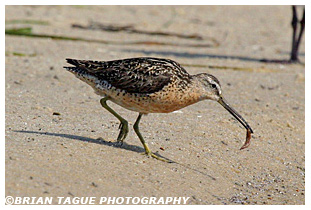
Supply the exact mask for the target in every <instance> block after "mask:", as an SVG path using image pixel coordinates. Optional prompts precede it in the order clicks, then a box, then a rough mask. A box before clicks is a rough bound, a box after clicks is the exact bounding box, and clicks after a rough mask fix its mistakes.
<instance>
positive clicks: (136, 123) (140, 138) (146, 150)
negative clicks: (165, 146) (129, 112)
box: [133, 113, 170, 162]
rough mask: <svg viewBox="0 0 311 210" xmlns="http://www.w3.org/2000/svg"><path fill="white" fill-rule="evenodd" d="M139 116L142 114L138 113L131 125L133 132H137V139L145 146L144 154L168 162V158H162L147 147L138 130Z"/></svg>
mask: <svg viewBox="0 0 311 210" xmlns="http://www.w3.org/2000/svg"><path fill="white" fill-rule="evenodd" d="M141 116H142V114H141V113H139V115H138V117H137V120H136V122H135V124H134V126H133V127H134V131H135V133H136V134H137V136H138V138H139V140H140V141H141V143H142V144H143V146H144V148H145V154H146V155H148V156H151V157H153V158H156V159H158V160H161V161H164V162H170V161H168V160H166V159H164V158H161V157H159V156H157V155H155V154H153V153H152V152H151V150H150V149H149V147H148V145H147V144H146V142H145V140H144V138H143V136H142V135H141V134H140V132H139V127H138V125H139V121H140V119H141Z"/></svg>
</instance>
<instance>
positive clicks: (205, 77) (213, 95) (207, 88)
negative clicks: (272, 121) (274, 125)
mask: <svg viewBox="0 0 311 210" xmlns="http://www.w3.org/2000/svg"><path fill="white" fill-rule="evenodd" d="M195 77H196V78H197V80H198V81H199V82H200V83H201V85H202V86H201V87H202V88H203V94H202V99H210V100H214V101H217V102H218V103H220V104H221V105H222V106H223V107H224V108H225V109H226V110H227V111H228V112H230V114H232V115H233V116H234V117H235V118H236V119H237V120H238V121H239V122H240V123H241V124H242V125H243V126H244V127H245V128H246V129H247V130H250V131H251V133H253V130H252V128H251V127H250V126H249V125H248V123H247V122H246V121H245V120H244V118H243V117H242V116H241V115H240V114H239V113H238V112H237V111H235V109H233V108H232V107H231V106H230V105H229V104H228V102H227V101H226V100H225V99H224V97H223V95H222V90H221V86H220V83H219V80H218V79H217V78H216V77H214V76H213V75H211V74H206V73H202V74H197V75H195Z"/></svg>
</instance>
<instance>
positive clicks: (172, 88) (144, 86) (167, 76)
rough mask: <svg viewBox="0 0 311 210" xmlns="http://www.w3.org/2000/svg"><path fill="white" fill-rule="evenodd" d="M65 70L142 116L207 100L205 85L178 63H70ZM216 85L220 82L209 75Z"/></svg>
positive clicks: (152, 60) (141, 60)
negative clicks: (203, 86)
mask: <svg viewBox="0 0 311 210" xmlns="http://www.w3.org/2000/svg"><path fill="white" fill-rule="evenodd" d="M67 62H68V63H70V64H72V65H74V66H75V67H65V68H66V69H67V70H68V71H70V72H72V73H73V74H75V75H76V76H77V77H78V78H79V79H81V80H82V81H85V82H86V83H88V84H89V85H91V86H92V87H93V88H94V90H95V92H96V93H97V94H99V95H101V96H109V97H110V98H111V100H112V101H113V102H115V103H117V104H119V105H121V106H122V107H124V108H127V109H129V110H133V111H137V112H140V113H144V114H146V113H167V112H172V111H175V110H178V109H180V108H183V107H185V106H188V105H190V104H193V103H196V102H198V101H199V100H202V99H204V97H202V93H201V92H202V91H200V88H202V87H201V85H200V84H199V83H198V82H197V80H196V79H195V78H196V77H195V76H193V75H190V74H189V73H188V72H187V71H186V70H185V69H184V68H183V67H182V66H180V65H179V64H178V63H177V62H175V61H172V60H169V59H159V58H150V57H143V58H130V59H124V60H114V61H107V62H105V61H88V60H74V59H67ZM209 76H210V77H211V78H212V79H214V80H215V82H217V83H218V84H219V82H218V80H217V79H216V78H215V77H213V76H212V75H209Z"/></svg>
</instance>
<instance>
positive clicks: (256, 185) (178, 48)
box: [5, 6, 305, 204]
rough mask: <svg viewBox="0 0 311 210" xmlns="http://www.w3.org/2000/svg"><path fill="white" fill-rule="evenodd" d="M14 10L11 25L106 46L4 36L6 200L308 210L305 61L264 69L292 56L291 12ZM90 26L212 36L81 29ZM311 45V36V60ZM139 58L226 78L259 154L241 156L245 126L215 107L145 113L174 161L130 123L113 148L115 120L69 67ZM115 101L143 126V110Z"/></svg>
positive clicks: (152, 135) (152, 133)
mask: <svg viewBox="0 0 311 210" xmlns="http://www.w3.org/2000/svg"><path fill="white" fill-rule="evenodd" d="M5 12H6V21H7V22H6V29H12V28H20V27H31V28H32V32H33V33H34V34H40V35H48V36H50V35H53V36H59V37H64V36H66V37H75V38H81V39H88V40H97V41H101V42H96V41H88V42H87V41H85V40H80V41H74V40H64V39H55V37H54V39H52V38H47V37H25V36H12V35H6V37H5V51H6V56H5V65H6V69H5V169H6V170H5V183H6V186H5V195H6V196H13V197H18V196H21V197H25V196H28V197H40V196H43V197H54V198H56V197H60V196H63V197H71V198H73V197H87V196H93V197H96V198H100V197H105V196H116V197H122V196H123V197H127V196H130V197H157V198H160V197H179V196H181V197H190V198H189V200H188V201H187V204H304V203H305V152H304V151H305V102H304V101H305V71H304V64H279V63H263V62H260V59H288V58H289V53H290V46H291V34H292V29H291V25H290V22H291V15H292V14H291V8H290V6H192V7H190V6H175V7H174V6H6V9H5ZM13 20H14V21H13ZM25 20H28V21H25ZM89 21H97V22H100V23H102V24H111V25H117V26H125V25H132V26H133V27H134V28H135V29H137V30H141V31H149V32H150V31H162V32H163V31H164V32H169V33H178V34H185V35H193V34H195V35H199V36H202V37H203V40H196V39H189V38H188V39H187V38H180V37H174V36H160V35H158V36H154V35H150V34H138V33H128V32H126V31H121V32H107V31H98V30H83V29H78V28H72V27H71V25H72V24H80V25H84V26H86V25H87V24H88V23H89ZM102 41H106V43H104V42H102ZM137 42H140V43H137ZM135 43H136V44H135ZM200 45H201V46H200ZM304 50H305V48H304V38H303V40H302V45H301V48H300V54H299V58H300V60H301V61H302V63H303V62H304ZM139 56H153V57H163V58H170V59H173V60H175V61H177V62H179V63H181V64H182V65H184V66H185V68H186V69H187V71H188V72H189V73H191V74H196V73H200V72H207V73H211V74H213V75H214V76H216V77H217V78H218V79H219V80H220V82H221V84H222V88H223V94H224V96H225V97H226V99H227V100H228V101H229V103H230V104H231V105H232V106H233V107H234V108H235V109H236V110H238V111H239V112H240V114H241V115H242V116H243V117H244V118H245V119H246V120H247V121H248V123H249V124H250V125H251V127H252V128H253V130H254V134H253V135H252V142H251V145H250V147H249V148H247V149H245V150H239V148H240V147H241V146H242V145H243V143H244V141H245V133H246V132H245V129H244V128H243V127H242V126H241V125H240V124H239V123H238V122H237V121H236V120H235V119H234V118H233V117H232V116H231V115H230V114H229V113H228V112H227V111H226V110H225V109H224V108H223V107H221V106H220V105H219V104H218V103H216V102H213V101H202V102H200V103H197V104H195V105H192V106H189V107H186V108H184V109H182V110H180V111H178V112H175V113H169V114H149V115H147V116H144V117H143V118H142V120H141V124H140V129H141V133H142V135H143V136H144V137H145V140H146V141H147V143H148V144H149V146H150V148H151V150H152V151H153V152H157V153H158V154H159V155H161V156H163V157H165V158H169V159H171V160H173V161H175V163H164V162H161V161H158V160H156V159H153V158H148V157H147V156H145V155H141V152H143V151H144V150H143V147H142V145H141V143H140V141H139V139H138V138H137V136H136V135H135V133H134V131H133V130H132V129H131V130H130V133H129V135H128V137H127V139H126V142H125V143H124V145H123V147H121V148H119V147H116V146H115V144H114V142H115V139H116V137H117V135H118V124H119V122H118V120H117V119H116V118H114V117H113V116H112V115H111V114H109V113H108V112H107V111H106V110H104V109H103V108H102V107H101V105H100V103H99V100H100V97H99V96H97V95H95V94H94V92H93V90H92V88H91V87H89V86H88V85H86V84H85V83H83V82H81V81H80V80H78V79H76V78H75V77H74V76H73V75H72V74H71V73H69V72H67V71H65V70H64V69H63V68H62V67H63V66H64V65H66V63H65V58H67V57H70V58H78V59H92V60H113V59H121V58H129V57H139ZM110 105H111V106H112V107H113V108H114V109H115V110H116V111H117V112H118V113H120V114H121V115H122V116H123V117H124V118H125V119H127V120H128V121H129V123H130V127H131V128H132V125H133V123H134V122H135V119H136V117H137V113H134V112H131V111H128V110H126V109H123V108H121V107H119V106H117V105H115V104H112V103H110ZM99 137H101V138H102V140H99V139H98V138H99ZM53 203H56V201H53Z"/></svg>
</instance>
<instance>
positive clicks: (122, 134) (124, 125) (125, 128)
mask: <svg viewBox="0 0 311 210" xmlns="http://www.w3.org/2000/svg"><path fill="white" fill-rule="evenodd" d="M119 129H120V133H119V135H118V138H117V145H118V146H122V145H123V140H124V139H125V138H126V136H127V134H128V132H129V127H128V122H127V121H124V122H121V123H120V125H119Z"/></svg>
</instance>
